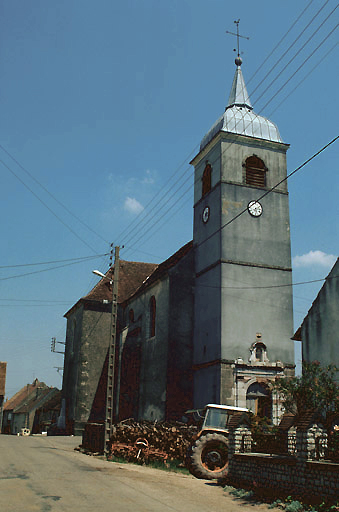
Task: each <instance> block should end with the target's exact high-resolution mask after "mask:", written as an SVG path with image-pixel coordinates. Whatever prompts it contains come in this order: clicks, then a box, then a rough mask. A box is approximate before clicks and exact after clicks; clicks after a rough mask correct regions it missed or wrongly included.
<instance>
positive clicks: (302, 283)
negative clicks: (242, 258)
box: [199, 276, 339, 290]
mask: <svg viewBox="0 0 339 512" xmlns="http://www.w3.org/2000/svg"><path fill="white" fill-rule="evenodd" d="M338 277H339V276H331V277H324V278H323V279H312V280H311V281H300V282H298V283H287V284H272V285H267V286H213V285H207V284H206V285H203V284H201V285H199V286H201V287H202V288H218V289H219V288H222V289H223V290H268V289H271V288H291V287H293V286H299V285H304V284H312V283H320V282H322V281H326V280H328V279H337V278H338Z"/></svg>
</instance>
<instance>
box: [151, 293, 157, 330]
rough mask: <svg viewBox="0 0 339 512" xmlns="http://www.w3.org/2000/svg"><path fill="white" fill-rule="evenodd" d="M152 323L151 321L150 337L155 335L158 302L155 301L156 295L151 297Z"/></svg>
mask: <svg viewBox="0 0 339 512" xmlns="http://www.w3.org/2000/svg"><path fill="white" fill-rule="evenodd" d="M149 304H150V317H149V319H150V323H149V327H150V329H149V331H150V338H152V337H153V336H155V314H156V302H155V297H154V295H152V297H151V299H150V303H149Z"/></svg>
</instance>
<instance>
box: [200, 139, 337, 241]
mask: <svg viewBox="0 0 339 512" xmlns="http://www.w3.org/2000/svg"><path fill="white" fill-rule="evenodd" d="M338 139H339V135H337V136H336V137H335V138H334V139H332V140H331V141H330V142H328V143H327V144H326V145H325V146H323V147H322V148H321V149H319V151H317V152H316V153H314V154H313V155H312V156H311V157H310V158H308V159H307V160H306V161H305V162H304V163H302V164H301V165H299V167H297V168H296V169H294V171H292V172H291V173H289V174H288V175H287V176H286V177H285V178H283V179H282V180H280V181H279V182H278V183H276V185H274V186H273V187H272V188H270V189H269V190H267V191H266V192H265V193H264V194H262V195H261V196H260V197H258V199H257V201H261V200H262V199H263V198H264V197H266V196H267V195H268V194H270V193H271V192H273V190H275V189H276V188H277V187H279V185H281V184H282V183H284V181H286V180H288V179H289V178H291V177H292V176H293V175H294V174H296V173H297V172H298V171H300V170H301V169H302V168H303V167H305V166H306V165H307V164H308V163H309V162H311V161H312V160H313V159H314V158H316V157H317V156H318V155H320V153H322V152H323V151H325V149H327V148H328V147H329V146H331V145H332V144H334V142H336V141H337V140H338ZM245 212H247V208H244V209H243V210H241V211H240V212H239V213H238V214H237V215H235V216H234V217H232V218H231V219H230V220H229V221H227V222H226V223H225V224H223V225H222V226H221V227H220V228H218V229H217V230H216V231H214V232H213V233H212V234H211V235H209V236H208V237H207V238H205V240H203V241H202V242H200V243H199V244H197V247H200V246H201V245H203V244H204V243H206V242H207V241H208V240H210V239H211V238H212V237H213V236H214V235H216V234H217V233H219V232H220V231H221V230H222V229H224V228H225V227H227V226H229V225H230V224H231V223H232V222H234V221H235V220H236V219H238V218H239V217H240V216H241V215H243V214H244V213H245Z"/></svg>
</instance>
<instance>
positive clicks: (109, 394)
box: [92, 246, 120, 454]
mask: <svg viewBox="0 0 339 512" xmlns="http://www.w3.org/2000/svg"><path fill="white" fill-rule="evenodd" d="M119 249H120V247H119V246H116V247H115V252H114V277H113V278H108V277H107V276H106V275H105V274H103V273H102V272H100V271H99V270H92V272H93V274H95V275H97V276H99V277H101V278H105V279H109V280H110V282H111V284H112V309H111V326H110V342H109V348H108V371H107V390H106V414H105V432H104V451H105V453H106V454H108V442H109V440H110V437H111V435H112V425H113V416H114V377H115V375H114V371H115V349H116V336H117V312H118V290H119Z"/></svg>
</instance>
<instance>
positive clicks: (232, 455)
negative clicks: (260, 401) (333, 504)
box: [228, 424, 339, 501]
mask: <svg viewBox="0 0 339 512" xmlns="http://www.w3.org/2000/svg"><path fill="white" fill-rule="evenodd" d="M250 437H251V436H250V432H249V427H248V425H243V424H241V425H238V426H237V427H236V428H235V429H233V430H232V431H231V432H230V436H229V471H228V482H229V483H230V484H232V485H235V486H249V485H250V486H251V487H254V488H259V489H265V491H266V493H270V489H272V495H274V496H279V493H281V495H290V496H294V497H302V498H304V499H307V500H310V501H323V500H325V501H326V500H329V501H331V500H332V501H334V500H336V499H338V496H339V464H337V463H333V462H329V461H325V460H323V457H324V455H325V453H326V451H325V448H326V446H327V440H326V433H325V429H324V427H323V426H322V425H318V424H311V425H310V426H309V428H307V429H305V430H300V429H298V428H297V429H290V432H289V435H288V438H289V453H290V454H286V455H285V456H282V455H271V454H261V453H260V454H258V453H242V452H246V451H247V450H248V448H249V446H250V442H251V441H250ZM244 440H245V442H244ZM292 447H293V450H292ZM293 452H294V455H291V453H293ZM316 458H317V459H319V460H314V459H316Z"/></svg>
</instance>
